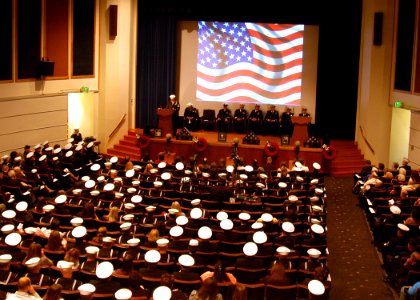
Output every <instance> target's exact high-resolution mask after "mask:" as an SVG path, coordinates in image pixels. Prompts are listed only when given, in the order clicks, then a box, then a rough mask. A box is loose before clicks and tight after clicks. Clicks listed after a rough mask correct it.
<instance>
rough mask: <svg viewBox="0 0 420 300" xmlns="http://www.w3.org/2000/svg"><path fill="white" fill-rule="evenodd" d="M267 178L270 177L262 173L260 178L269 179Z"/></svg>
mask: <svg viewBox="0 0 420 300" xmlns="http://www.w3.org/2000/svg"><path fill="white" fill-rule="evenodd" d="M267 177H268V176H267V174H265V173H261V174H260V178H261V179H267Z"/></svg>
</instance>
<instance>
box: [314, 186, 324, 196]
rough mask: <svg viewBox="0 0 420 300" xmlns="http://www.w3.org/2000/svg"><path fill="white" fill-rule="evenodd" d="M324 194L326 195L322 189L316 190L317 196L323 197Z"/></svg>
mask: <svg viewBox="0 0 420 300" xmlns="http://www.w3.org/2000/svg"><path fill="white" fill-rule="evenodd" d="M323 193H324V191H323V190H322V189H321V188H316V189H315V194H318V195H321V194H323Z"/></svg>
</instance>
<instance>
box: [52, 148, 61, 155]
mask: <svg viewBox="0 0 420 300" xmlns="http://www.w3.org/2000/svg"><path fill="white" fill-rule="evenodd" d="M60 152H61V148H60V147H57V148H55V149H54V150H53V153H54V154H58V153H60Z"/></svg>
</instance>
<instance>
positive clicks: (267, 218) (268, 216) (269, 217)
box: [261, 213, 273, 222]
mask: <svg viewBox="0 0 420 300" xmlns="http://www.w3.org/2000/svg"><path fill="white" fill-rule="evenodd" d="M261 220H262V221H263V222H272V221H273V215H272V214H270V213H263V214H262V215H261Z"/></svg>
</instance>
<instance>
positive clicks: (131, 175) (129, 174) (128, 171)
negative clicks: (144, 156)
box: [125, 169, 135, 178]
mask: <svg viewBox="0 0 420 300" xmlns="http://www.w3.org/2000/svg"><path fill="white" fill-rule="evenodd" d="M134 173H135V172H134V169H130V170H127V171H126V172H125V177H128V178H131V177H133V176H134Z"/></svg>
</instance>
